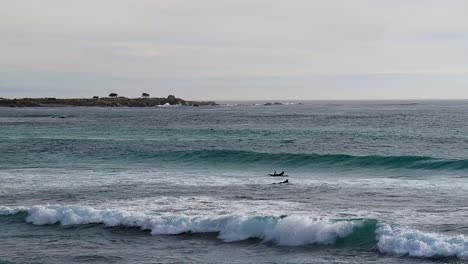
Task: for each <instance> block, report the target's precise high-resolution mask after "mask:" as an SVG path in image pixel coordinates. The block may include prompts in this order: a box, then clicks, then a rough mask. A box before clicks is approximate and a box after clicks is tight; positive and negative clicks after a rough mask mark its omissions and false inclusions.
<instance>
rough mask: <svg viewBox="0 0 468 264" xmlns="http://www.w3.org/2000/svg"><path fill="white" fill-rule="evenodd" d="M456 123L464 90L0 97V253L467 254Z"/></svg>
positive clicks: (21, 257) (112, 259)
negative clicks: (63, 102)
mask: <svg viewBox="0 0 468 264" xmlns="http://www.w3.org/2000/svg"><path fill="white" fill-rule="evenodd" d="M467 132H468V101H416V102H409V101H403V102H399V101H366V102H339V101H338V102H302V104H288V105H274V106H263V105H261V104H257V105H255V104H254V103H253V102H243V103H241V104H233V103H230V105H223V106H215V107H194V108H192V107H172V108H79V107H76V108H68V107H67V108H0V186H1V188H0V226H1V227H2V228H1V230H2V232H0V263H88V262H95V263H330V262H331V263H427V262H437V263H441V262H442V263H446V262H450V263H458V262H460V263H462V262H464V261H466V260H467V259H468V227H467V224H466V219H467V216H468V206H467V205H466V200H467V198H468V195H467V191H468V182H467V177H468V133H467ZM274 170H276V171H277V172H280V171H285V172H286V173H285V174H287V175H288V176H286V177H269V176H268V175H267V174H269V173H272V172H273V171H274ZM285 179H288V180H289V183H288V184H272V183H278V182H280V181H283V180H285Z"/></svg>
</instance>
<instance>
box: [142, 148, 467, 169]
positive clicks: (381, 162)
mask: <svg viewBox="0 0 468 264" xmlns="http://www.w3.org/2000/svg"><path fill="white" fill-rule="evenodd" d="M160 155H161V156H160ZM145 158H151V159H153V158H157V159H159V158H161V159H163V160H165V161H169V162H170V161H177V162H186V163H194V164H198V165H199V164H200V163H202V162H205V163H213V164H233V165H239V164H244V165H251V164H255V165H265V166H270V165H271V164H277V165H278V166H280V167H290V168H320V167H335V168H340V167H342V168H382V169H424V170H467V169H468V160H463V159H438V158H433V157H424V156H378V155H371V156H353V155H347V154H314V153H311V154H300V153H263V152H252V151H236V150H197V151H180V152H169V153H164V154H163V153H159V154H156V156H147V155H145Z"/></svg>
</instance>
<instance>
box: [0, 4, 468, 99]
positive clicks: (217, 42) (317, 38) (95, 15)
mask: <svg viewBox="0 0 468 264" xmlns="http://www.w3.org/2000/svg"><path fill="white" fill-rule="evenodd" d="M0 1H2V0H0ZM2 7H4V8H2V9H0V17H1V19H2V22H4V23H0V33H1V34H2V42H0V58H1V60H0V65H2V67H3V68H9V67H20V68H21V67H22V68H27V69H32V70H36V71H39V72H42V71H47V72H56V73H83V74H89V75H99V76H108V77H109V78H128V79H132V80H134V81H135V80H137V79H140V80H147V81H148V82H150V83H151V84H152V85H153V86H166V85H170V84H168V82H169V81H167V80H169V79H170V80H172V82H173V83H174V86H177V87H179V88H178V89H180V91H181V93H187V94H190V93H192V90H196V91H200V94H203V93H202V92H204V91H205V92H206V93H208V91H211V90H209V89H205V86H211V85H216V86H217V87H226V88H225V89H226V90H225V91H224V92H225V94H226V95H227V96H232V95H228V94H229V92H228V91H227V90H228V89H233V87H234V86H233V85H231V84H232V83H235V87H240V88H238V89H244V88H242V87H246V88H245V89H247V88H248V87H253V86H255V87H257V88H256V89H258V90H257V91H262V92H265V91H264V90H263V88H261V87H263V86H264V85H269V86H270V87H271V90H273V91H274V90H275V89H278V91H277V92H276V94H283V92H282V91H280V90H281V89H288V88H287V85H286V84H284V85H283V84H280V83H282V82H283V81H281V82H279V83H278V80H288V81H289V82H291V84H293V85H291V86H294V87H298V88H296V89H297V92H298V93H302V95H303V97H307V98H311V99H312V98H314V97H315V96H316V95H317V94H319V93H318V92H317V89H320V88H315V89H316V90H314V88H310V89H308V90H307V89H303V88H300V87H324V86H327V87H329V86H330V87H331V86H336V87H341V86H348V84H352V85H353V86H352V87H348V89H356V90H359V89H360V88H359V85H361V84H362V82H346V81H345V80H348V81H349V78H348V77H347V76H380V75H386V76H387V77H388V76H399V77H398V78H399V81H396V82H393V81H392V80H391V79H387V78H383V77H379V85H381V86H384V87H393V86H392V85H391V84H392V83H397V84H398V85H401V86H404V87H406V88H407V89H419V90H423V89H424V86H425V85H426V82H425V81H424V80H421V79H420V78H419V77H418V78H416V77H414V76H420V75H424V76H427V78H428V79H431V78H435V79H437V80H438V81H437V83H440V82H441V80H445V81H446V82H447V85H451V84H453V85H455V86H458V85H459V83H460V82H461V81H460V80H457V81H456V84H454V82H455V81H452V80H450V78H452V77H454V76H466V75H467V74H468V73H467V71H466V69H468V53H467V52H466V46H467V45H468V35H467V33H466V32H468V16H466V12H465V10H468V2H466V1H461V0H460V1H459V0H447V1H443V2H442V1H436V0H424V1H423V0H411V1H403V0H392V1H390V0H382V1H374V0H358V1H338V0H335V1H313V0H312V1H311V0H297V1H286V0H268V1H267V0H239V1H228V0H200V1H183V0H163V1H161V0H119V1H115V0H96V1H91V0H82V1H72V2H70V1H61V0H42V1H35V0H18V1H3V3H2ZM403 75H405V76H413V77H414V78H410V79H411V80H409V79H407V78H406V79H405V78H403V77H402V76H403ZM323 76H334V78H333V80H334V81H333V82H332V83H330V84H326V81H327V80H328V81H330V79H327V78H322V77H323ZM18 78H21V79H24V78H28V76H26V75H25V76H21V77H18ZM339 78H341V79H340V81H336V79H339ZM457 78H458V77H457ZM178 80H180V81H179V82H178ZM253 80H255V81H253ZM258 80H262V81H258ZM405 80H406V81H405ZM384 81H385V82H388V84H384V83H383V82H384ZM76 82H77V84H80V83H81V84H83V86H89V85H90V83H91V81H90V80H87V81H86V83H85V81H80V80H79V79H77V80H76ZM228 82H230V83H228ZM316 84H319V85H316ZM31 85H34V84H31ZM128 85H129V87H130V86H131V84H128ZM366 85H367V84H366ZM368 85H370V83H368ZM466 85H468V83H466ZM91 86H92V85H91ZM98 86H99V85H95V87H98ZM75 89H78V88H75ZM96 89H100V88H96ZM220 89H221V88H220ZM388 89H392V88H388ZM433 89H436V88H435V86H434V88H433ZM1 91H2V90H1V88H0V92H1ZM211 92H212V91H211ZM153 93H157V92H153ZM380 93H381V94H382V96H386V93H385V92H383V91H380ZM222 94H223V90H220V92H219V95H220V96H221V95H222ZM253 94H258V95H259V96H260V95H261V94H260V93H253ZM455 94H456V95H460V92H459V90H457V89H454V90H452V91H451V94H450V95H447V97H454V96H455ZM336 96H337V97H338V96H340V93H339V92H337V94H336Z"/></svg>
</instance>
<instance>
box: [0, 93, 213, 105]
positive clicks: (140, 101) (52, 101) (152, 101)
mask: <svg viewBox="0 0 468 264" xmlns="http://www.w3.org/2000/svg"><path fill="white" fill-rule="evenodd" d="M97 99H98V100H97ZM167 103H168V104H169V105H184V106H207V105H216V103H215V102H213V101H200V102H198V101H186V100H183V99H181V98H177V97H175V96H174V95H169V96H168V97H161V98H157V97H153V98H126V97H113V98H110V97H101V98H99V97H97V96H94V97H93V98H77V99H60V98H22V99H5V98H1V99H0V107H2V106H3V107H59V106H98V107H155V106H161V105H165V104H167Z"/></svg>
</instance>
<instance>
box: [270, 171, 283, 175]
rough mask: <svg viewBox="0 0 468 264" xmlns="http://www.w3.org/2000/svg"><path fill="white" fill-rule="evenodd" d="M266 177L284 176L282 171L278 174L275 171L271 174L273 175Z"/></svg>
mask: <svg viewBox="0 0 468 264" xmlns="http://www.w3.org/2000/svg"><path fill="white" fill-rule="evenodd" d="M268 175H270V176H284V171H282V172H280V173H276V171H275V172H273V174H268Z"/></svg>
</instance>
